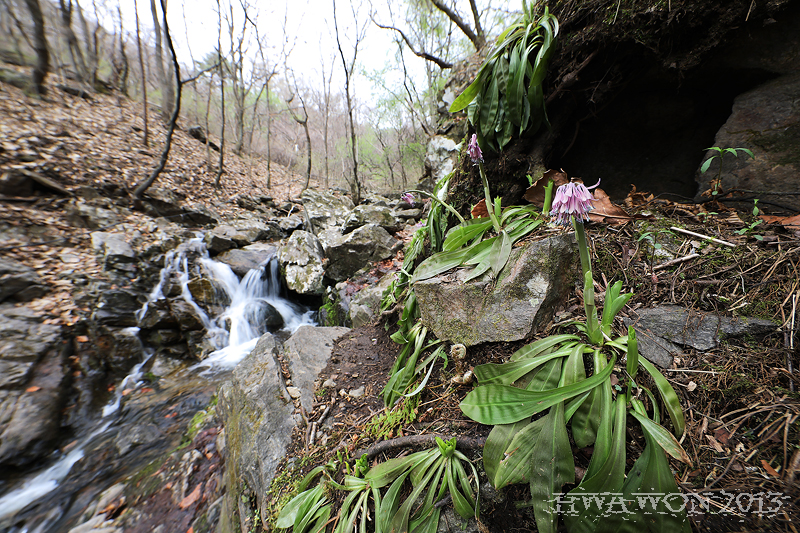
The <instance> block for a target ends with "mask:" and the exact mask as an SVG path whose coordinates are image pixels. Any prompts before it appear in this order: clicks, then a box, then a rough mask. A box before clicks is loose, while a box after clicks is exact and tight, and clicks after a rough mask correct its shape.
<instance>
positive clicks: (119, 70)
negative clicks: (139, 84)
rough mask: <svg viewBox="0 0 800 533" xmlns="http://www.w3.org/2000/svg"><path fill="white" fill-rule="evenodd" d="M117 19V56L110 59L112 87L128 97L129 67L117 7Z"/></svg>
mask: <svg viewBox="0 0 800 533" xmlns="http://www.w3.org/2000/svg"><path fill="white" fill-rule="evenodd" d="M117 17H118V18H119V43H118V44H119V56H117V54H116V53H114V54H113V55H112V59H111V64H112V67H113V72H112V85H113V86H114V87H117V88H118V89H119V90H120V91H121V92H122V94H124V95H125V96H128V73H129V71H130V65H129V63H128V54H127V53H126V52H125V29H124V27H123V25H122V9H121V8H120V7H119V6H117Z"/></svg>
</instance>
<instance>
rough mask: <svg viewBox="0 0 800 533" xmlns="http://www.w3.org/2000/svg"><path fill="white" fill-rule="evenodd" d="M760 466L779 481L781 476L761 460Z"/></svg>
mask: <svg viewBox="0 0 800 533" xmlns="http://www.w3.org/2000/svg"><path fill="white" fill-rule="evenodd" d="M761 466H763V467H764V470H766V471H767V473H768V474H769V475H770V476H772V477H775V478H778V479H780V477H781V476H780V474H778V471H777V470H775V469H774V468H772V467H771V466H770V464H769V463H768V462H766V461H765V460H764V459H761Z"/></svg>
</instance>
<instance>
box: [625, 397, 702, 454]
mask: <svg viewBox="0 0 800 533" xmlns="http://www.w3.org/2000/svg"><path fill="white" fill-rule="evenodd" d="M630 413H631V415H633V417H634V418H636V420H638V421H639V423H640V424H641V425H642V429H643V430H644V431H645V432H646V433H647V434H649V435H650V437H651V438H652V439H653V440H654V441H655V442H656V443H658V445H659V446H661V447H662V448H663V449H664V451H665V452H667V453H668V454H670V455H671V456H672V457H674V458H675V459H677V460H678V461H682V462H684V463H686V464H687V465H691V464H692V460H691V459H689V455H688V454H687V453H686V450H684V449H683V447H682V446H681V445H680V443H679V442H678V440H677V439H676V438H675V437H674V436H673V435H672V433H670V432H669V431H667V430H666V429H664V428H663V427H662V426H660V425H659V424H656V423H655V422H653V421H652V420H650V419H649V418H647V417H646V416H642V415H641V414H639V413H637V412H636V411H634V410H631V411H630Z"/></svg>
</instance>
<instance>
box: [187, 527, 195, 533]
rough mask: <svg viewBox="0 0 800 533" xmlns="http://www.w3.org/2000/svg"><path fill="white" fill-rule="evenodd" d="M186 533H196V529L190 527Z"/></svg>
mask: <svg viewBox="0 0 800 533" xmlns="http://www.w3.org/2000/svg"><path fill="white" fill-rule="evenodd" d="M186 533H194V528H193V527H192V526H189V529H187V530H186Z"/></svg>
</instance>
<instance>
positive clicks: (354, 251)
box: [320, 224, 400, 281]
mask: <svg viewBox="0 0 800 533" xmlns="http://www.w3.org/2000/svg"><path fill="white" fill-rule="evenodd" d="M320 241H321V242H322V246H323V248H324V249H325V255H326V256H327V257H328V266H327V268H326V269H325V274H326V275H327V276H328V277H329V278H331V279H334V280H336V281H342V280H345V279H347V278H349V277H350V276H352V275H353V274H355V273H356V272H358V271H359V270H360V269H361V268H363V267H364V266H365V265H367V264H368V263H370V262H373V261H380V260H383V259H387V258H389V257H392V256H393V255H394V252H395V251H396V249H397V247H398V246H399V245H400V242H399V241H397V240H396V239H395V238H394V237H392V236H391V235H389V233H388V232H387V231H386V230H385V229H383V228H382V227H380V226H377V225H375V224H367V225H366V226H362V227H360V228H358V229H356V230H354V231H352V232H350V233H348V234H347V235H341V234H338V233H336V232H332V231H329V232H326V233H325V234H324V235H320Z"/></svg>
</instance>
